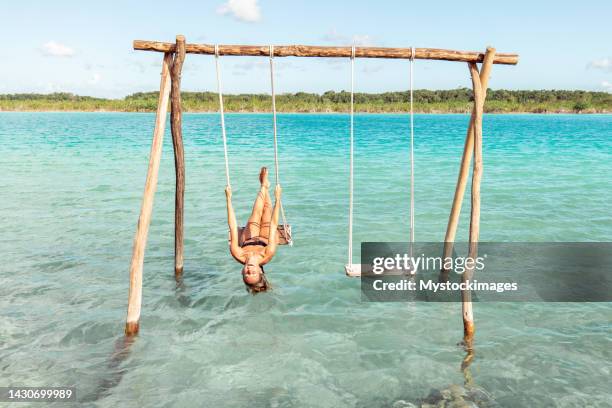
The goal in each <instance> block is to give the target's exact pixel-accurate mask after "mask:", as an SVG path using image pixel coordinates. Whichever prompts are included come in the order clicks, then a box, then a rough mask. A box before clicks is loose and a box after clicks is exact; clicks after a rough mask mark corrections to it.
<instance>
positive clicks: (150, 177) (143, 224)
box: [125, 53, 172, 336]
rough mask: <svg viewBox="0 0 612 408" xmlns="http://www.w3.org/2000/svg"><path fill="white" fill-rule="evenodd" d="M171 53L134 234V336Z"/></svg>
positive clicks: (130, 318) (130, 321) (129, 326)
mask: <svg viewBox="0 0 612 408" xmlns="http://www.w3.org/2000/svg"><path fill="white" fill-rule="evenodd" d="M171 63H172V54H171V53H165V54H164V61H163V63H162V72H161V84H160V87H159V99H158V101H157V116H156V118H155V130H154V131H153V142H152V143H151V154H150V158H149V169H148V170H147V179H146V182H145V188H144V194H143V197H142V206H141V207H140V216H139V217H138V226H137V227H136V235H135V236H134V248H133V250H132V262H131V264H130V291H129V295H128V311H127V319H126V323H125V334H126V335H127V336H133V335H135V334H137V333H138V324H139V321H140V306H141V303H142V264H143V261H144V251H145V247H146V245H147V235H148V232H149V224H150V223H151V212H152V211H153V198H154V195H155V189H156V188H157V175H158V172H159V162H160V159H161V151H162V144H163V139H164V130H165V127H166V114H167V113H168V99H169V96H170V65H171Z"/></svg>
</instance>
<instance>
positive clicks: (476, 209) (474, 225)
mask: <svg viewBox="0 0 612 408" xmlns="http://www.w3.org/2000/svg"><path fill="white" fill-rule="evenodd" d="M468 65H469V68H470V74H471V76H472V85H473V88H474V166H473V169H472V208H471V214H470V240H469V251H468V257H469V258H471V259H476V257H477V256H478V237H479V234H480V181H481V179H482V114H483V109H484V93H483V91H482V87H481V83H480V76H479V74H478V68H477V67H476V64H475V63H469V64H468ZM473 274H474V269H473V268H467V269H466V271H465V272H464V273H463V276H462V281H463V282H468V281H471V280H472V276H473ZM461 303H462V308H461V309H462V315H463V343H464V345H465V347H466V349H468V350H471V349H472V348H473V342H474V332H475V327H474V313H473V310H472V293H471V291H470V290H464V291H462V292H461Z"/></svg>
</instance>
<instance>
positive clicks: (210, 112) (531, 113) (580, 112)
mask: <svg viewBox="0 0 612 408" xmlns="http://www.w3.org/2000/svg"><path fill="white" fill-rule="evenodd" d="M10 112H14V113H28V112H29V113H143V114H151V113H155V111H154V110H147V111H129V110H107V109H97V110H84V109H77V110H68V109H66V110H63V109H14V110H4V109H0V113H10ZM218 113H219V111H212V110H211V111H183V114H218ZM270 113H271V112H261V111H225V114H251V115H268V114H270ZM278 113H279V114H290V115H311V114H325V115H347V114H348V112H341V111H309V112H303V111H278ZM408 113H409V112H408V111H389V112H384V111H380V112H355V114H356V115H406V114H408ZM414 113H415V114H418V115H469V114H470V113H471V111H465V112H450V111H449V112H443V111H436V112H432V111H416V110H415V111H414ZM484 113H485V114H487V115H609V114H612V110H610V111H607V110H606V111H579V112H576V111H567V110H559V111H545V112H533V111H531V112H530V111H504V112H496V111H492V112H491V111H487V110H485V112H484Z"/></svg>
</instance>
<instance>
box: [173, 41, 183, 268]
mask: <svg viewBox="0 0 612 408" xmlns="http://www.w3.org/2000/svg"><path fill="white" fill-rule="evenodd" d="M184 60H185V37H183V36H182V35H177V36H176V53H175V55H174V62H173V63H172V69H171V70H170V77H171V78H172V92H171V94H170V95H171V96H170V108H171V110H170V125H171V130H172V146H173V147H174V169H175V173H176V192H175V197H174V276H175V278H176V279H180V277H181V276H182V274H183V248H184V244H183V213H184V209H183V203H184V199H185V155H184V151H183V131H182V108H181V70H182V68H183V61H184Z"/></svg>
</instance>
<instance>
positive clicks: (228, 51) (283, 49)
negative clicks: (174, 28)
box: [134, 40, 519, 65]
mask: <svg viewBox="0 0 612 408" xmlns="http://www.w3.org/2000/svg"><path fill="white" fill-rule="evenodd" d="M218 47H219V55H233V56H251V57H267V56H269V55H270V46H268V45H219V46H218ZM134 49H135V50H141V51H157V52H174V51H175V49H176V44H175V43H167V42H158V41H144V40H134ZM414 50H415V55H414V58H415V59H423V60H442V61H463V62H482V61H483V59H484V52H478V51H453V50H441V49H437V48H415V49H414ZM185 52H187V53H188V54H208V55H213V54H214V53H215V46H214V45H210V44H186V45H185ZM274 56H275V57H331V58H333V57H344V58H348V57H350V56H351V47H322V46H315V45H275V46H274ZM355 57H356V58H395V59H397V58H400V59H410V58H411V57H412V49H411V48H385V47H355ZM518 60H519V57H518V54H503V53H496V54H495V59H494V60H493V64H506V65H516V64H517V63H518Z"/></svg>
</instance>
